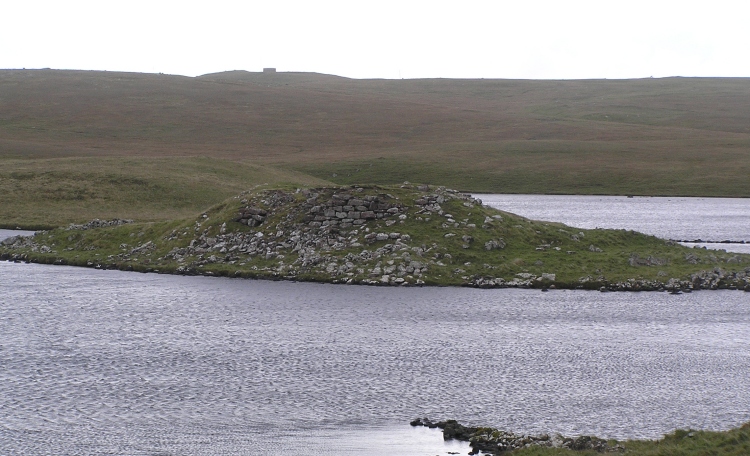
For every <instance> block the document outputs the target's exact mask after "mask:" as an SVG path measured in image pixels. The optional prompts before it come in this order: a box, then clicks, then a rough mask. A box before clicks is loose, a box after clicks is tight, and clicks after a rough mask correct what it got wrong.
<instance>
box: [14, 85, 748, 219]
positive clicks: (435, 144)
mask: <svg viewBox="0 0 750 456" xmlns="http://www.w3.org/2000/svg"><path fill="white" fill-rule="evenodd" d="M748 106H750V79H744V78H665V79H641V80H575V81H521V80H489V79H488V80H449V79H425V80H354V79H347V78H341V77H337V76H330V75H321V74H313V73H275V74H264V73H249V72H244V71H233V72H226V73H217V74H209V75H204V76H200V77H197V78H190V77H182V76H170V75H161V74H136V73H113V72H94V71H62V70H1V71H0V225H1V226H6V227H15V226H25V227H43V226H54V225H59V224H62V223H67V222H82V221H85V220H89V219H91V218H94V217H102V218H104V217H114V216H119V217H128V218H135V219H139V220H144V221H148V220H164V219H169V218H175V217H182V216H185V217H187V216H192V215H194V214H195V213H197V212H199V211H201V210H203V209H205V208H207V207H209V206H211V205H212V204H214V203H216V202H218V201H221V200H222V199H223V198H226V197H228V196H231V195H234V194H237V193H238V192H239V191H241V190H244V189H248V188H251V187H253V186H254V185H258V184H263V183H268V184H271V185H277V184H285V185H323V184H325V183H336V184H352V183H362V184H365V183H375V184H394V183H399V182H402V181H404V180H409V181H413V182H423V183H429V184H436V185H447V186H449V187H453V188H457V189H460V190H464V191H472V192H508V193H558V194H633V195H693V196H698V195H700V196H739V197H748V196H750V179H748V178H747V176H748V175H750V109H748Z"/></svg>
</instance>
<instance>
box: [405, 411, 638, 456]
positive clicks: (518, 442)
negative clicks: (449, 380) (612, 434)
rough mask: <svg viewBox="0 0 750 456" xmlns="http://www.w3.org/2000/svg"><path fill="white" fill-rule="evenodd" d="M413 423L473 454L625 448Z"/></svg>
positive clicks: (590, 440)
mask: <svg viewBox="0 0 750 456" xmlns="http://www.w3.org/2000/svg"><path fill="white" fill-rule="evenodd" d="M409 424H411V425H412V426H425V427H429V428H432V429H435V428H437V429H441V430H442V431H443V439H445V440H460V441H463V442H469V446H470V447H471V451H470V452H469V454H479V453H480V452H481V453H484V454H491V455H501V454H505V453H509V452H512V451H514V450H520V449H522V448H529V447H534V446H537V447H544V448H561V449H567V450H573V451H582V450H593V451H597V452H600V453H605V452H606V453H619V452H623V451H624V448H623V447H622V446H621V445H618V444H616V443H613V444H610V443H609V442H608V441H607V440H604V439H600V438H598V437H592V436H585V435H584V436H579V437H564V436H562V435H560V434H555V435H549V434H542V435H525V434H515V433H513V432H509V431H503V430H499V429H495V428H490V427H472V426H464V425H462V424H460V423H459V422H457V421H456V420H445V421H432V420H430V419H429V418H416V419H414V420H413V421H411V422H410V423H409Z"/></svg>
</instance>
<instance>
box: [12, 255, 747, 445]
mask: <svg viewBox="0 0 750 456" xmlns="http://www.w3.org/2000/svg"><path fill="white" fill-rule="evenodd" d="M748 372H750V294H749V293H744V292H739V291H711V292H707V291H706V292H694V293H691V294H682V295H670V294H665V293H599V292H583V291H553V292H548V293H543V292H540V291H534V290H475V289H462V288H379V287H361V286H343V285H321V284H306V283H291V282H266V281H253V280H231V279H217V278H203V277H178V276H162V275H155V274H138V273H126V272H119V271H97V270H91V269H80V268H71V267H59V266H57V267H56V266H44V265H29V264H15V263H8V262H0V410H2V413H0V449H2V451H0V453H2V454H4V455H27V454H55V455H61V454H81V455H97V454H128V455H155V454H159V455H162V454H163V455H166V454H180V455H193V454H195V455H199V454H200V455H203V454H206V455H209V454H210V455H214V454H216V455H220V454H221V455H224V454H243V455H245V454H247V455H253V454H271V455H274V454H279V455H281V454H302V455H318V454H329V455H337V456H343V455H349V454H363V455H386V454H411V455H421V454H424V455H435V454H447V452H448V451H461V452H462V453H463V452H464V449H465V447H461V446H445V445H444V444H443V442H442V441H441V439H440V435H439V434H438V433H435V432H432V431H429V430H415V429H411V428H410V427H409V426H408V424H407V423H408V421H409V420H410V419H412V418H414V417H417V416H429V417H434V418H449V417H453V418H457V419H459V420H463V421H466V422H468V423H474V424H487V425H494V426H499V427H502V428H507V429H509V430H514V431H518V432H561V433H564V434H580V433H585V434H597V435H600V436H603V437H651V438H655V437H658V436H660V435H661V434H663V433H665V432H668V431H670V430H673V429H675V428H680V427H696V428H709V429H726V428H729V427H733V426H736V425H738V424H740V423H743V422H745V421H748V420H750V376H748V375H747V373H748ZM457 448H459V449H460V448H464V449H460V450H457Z"/></svg>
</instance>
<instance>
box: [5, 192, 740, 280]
mask: <svg viewBox="0 0 750 456" xmlns="http://www.w3.org/2000/svg"><path fill="white" fill-rule="evenodd" d="M168 225H169V224H165V226H168ZM159 230H161V231H159ZM0 259H2V260H9V261H27V262H37V263H48V264H69V265H76V266H87V267H95V268H100V269H121V270H136V271H144V272H160V273H172V274H183V275H207V276H230V277H245V278H266V279H273V280H298V281H318V282H330V283H346V284H360V285H391V286H422V285H453V286H456V285H458V286H468V287H476V288H536V289H541V290H549V289H554V288H564V289H590V290H600V291H668V292H672V293H683V292H690V291H693V290H704V289H705V290H708V289H738V290H747V291H750V267H748V266H747V265H750V256H748V255H742V254H737V255H735V254H728V253H726V252H723V253H720V252H718V251H706V250H705V249H689V248H686V247H683V246H679V245H677V244H676V243H674V242H672V241H665V240H660V239H657V238H654V237H649V236H645V235H642V234H639V233H634V232H627V231H624V230H580V229H577V228H571V227H567V226H565V225H561V224H555V223H550V222H541V221H532V220H528V219H525V218H523V217H519V216H516V215H514V214H510V213H505V212H501V211H497V210H494V209H491V208H488V207H485V206H483V205H482V202H481V200H478V199H475V198H472V197H471V196H470V195H465V194H462V193H460V192H457V191H455V190H450V189H446V188H444V187H434V188H433V187H429V186H425V185H410V184H404V185H402V186H399V187H390V188H387V187H386V188H384V187H374V186H373V187H363V186H350V187H336V188H312V189H296V190H282V189H263V190H258V191H249V192H245V193H243V194H241V195H239V196H237V197H235V198H233V199H231V200H229V201H227V202H225V203H223V204H221V205H219V206H217V207H216V208H214V209H212V210H209V211H207V212H206V213H203V214H202V215H200V216H199V217H198V218H197V219H196V220H194V221H186V222H181V223H180V224H175V223H172V224H171V227H167V228H159V227H158V226H155V225H153V224H138V223H133V222H132V221H131V220H110V221H102V220H93V221H91V222H88V223H86V224H82V225H70V226H68V227H64V228H60V229H57V230H53V231H50V232H40V233H38V234H37V235H36V236H34V237H23V236H17V237H12V238H9V239H6V240H4V241H2V242H0ZM690 270H692V271H690ZM685 271H687V272H688V273H685ZM617 276H620V277H619V278H618V277H617ZM623 277H624V278H623Z"/></svg>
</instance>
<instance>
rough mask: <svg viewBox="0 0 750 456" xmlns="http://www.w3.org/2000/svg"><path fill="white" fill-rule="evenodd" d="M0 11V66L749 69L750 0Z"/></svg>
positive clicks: (361, 72)
mask: <svg viewBox="0 0 750 456" xmlns="http://www.w3.org/2000/svg"><path fill="white" fill-rule="evenodd" d="M0 11H2V19H1V22H0V68H24V67H25V68H44V67H50V68H61V69H87V70H109V71H136V72H150V73H157V72H163V73H171V74H183V75H189V76H195V75H199V74H205V73H211V72H217V71H225V70H235V69H238V70H248V71H260V70H261V69H262V68H263V67H276V68H277V69H278V70H279V71H314V72H320V73H329V74H337V75H341V76H347V77H353V78H400V77H403V78H426V77H444V78H524V79H578V78H642V77H649V76H654V77H663V76H750V58H748V55H749V54H750V53H749V52H748V50H749V49H750V26H748V20H749V18H750V14H749V13H750V2H748V1H747V0H735V1H725V0H713V1H691V0H682V1H673V0H661V1H660V0H651V1H641V0H629V1H608V0H599V1H586V0H558V1H552V0H537V1H534V0H528V1H503V0H497V1H476V0H462V1H442V2H441V1H437V0H432V1H423V0H413V1H410V0H400V1H391V0H378V1H371V0H359V1H357V0H350V1H338V0H317V1H316V0H308V1H300V0H287V1H285V0H276V1H274V0H264V1H255V0H252V1H228V0H212V1H201V2H194V1H190V0H182V1H174V0H149V1H143V0H129V1H120V0H118V1H114V0H111V1H108V0H97V1H89V0H67V1H66V0H38V1H33V0H27V1H13V2H4V4H3V5H2V8H0Z"/></svg>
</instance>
